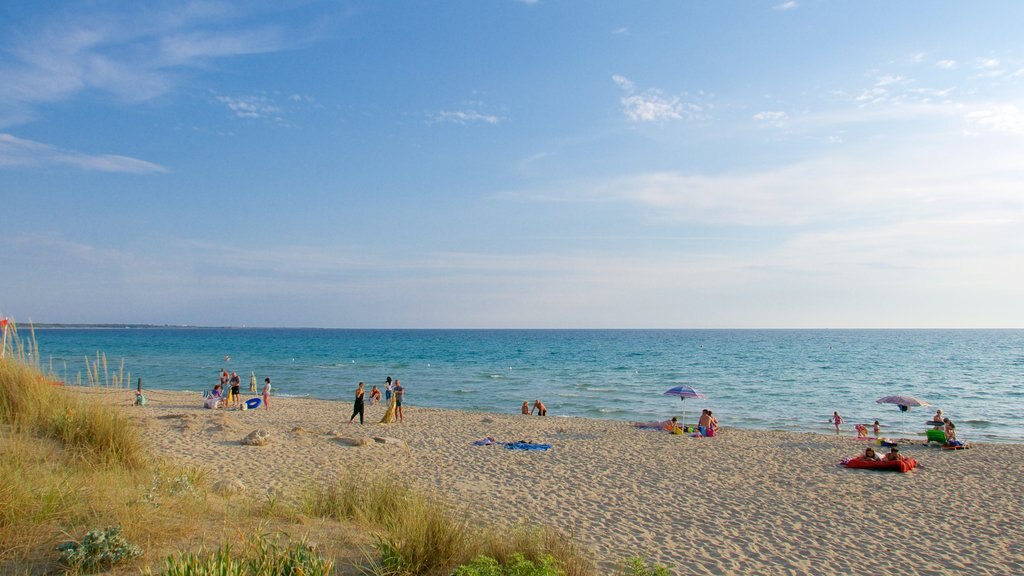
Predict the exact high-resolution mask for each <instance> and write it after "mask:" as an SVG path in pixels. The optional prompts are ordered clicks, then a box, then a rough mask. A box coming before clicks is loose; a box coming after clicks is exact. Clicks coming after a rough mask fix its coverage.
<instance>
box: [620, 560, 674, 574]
mask: <svg viewBox="0 0 1024 576" xmlns="http://www.w3.org/2000/svg"><path fill="white" fill-rule="evenodd" d="M619 574H620V576H670V574H669V571H668V568H665V567H664V566H662V565H660V564H654V563H651V564H648V563H647V562H644V560H643V558H637V557H633V558H629V559H628V560H626V562H625V564H624V565H623V566H622V570H620V571H619Z"/></svg>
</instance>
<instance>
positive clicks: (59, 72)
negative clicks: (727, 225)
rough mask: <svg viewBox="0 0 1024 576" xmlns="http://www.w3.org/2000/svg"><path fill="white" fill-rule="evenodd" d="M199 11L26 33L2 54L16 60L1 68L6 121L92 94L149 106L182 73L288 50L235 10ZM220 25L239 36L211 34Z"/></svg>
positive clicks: (114, 17)
mask: <svg viewBox="0 0 1024 576" xmlns="http://www.w3.org/2000/svg"><path fill="white" fill-rule="evenodd" d="M194 6H198V4H196V5H193V6H190V7H189V8H188V9H181V8H174V9H171V10H166V11H160V10H153V9H151V8H150V7H149V6H148V5H146V6H145V7H143V6H142V5H140V6H139V8H137V9H132V8H127V9H124V10H122V11H121V12H108V13H103V14H90V15H88V16H80V15H76V14H69V15H67V16H65V17H63V18H60V19H57V18H54V19H51V20H50V21H49V22H47V23H45V24H44V25H43V26H41V27H40V28H38V29H33V30H26V31H24V33H23V34H21V35H19V36H17V38H18V41H17V42H15V43H13V44H10V45H8V46H4V47H3V48H4V49H5V52H6V53H7V54H8V55H9V56H8V57H7V58H5V60H4V62H3V63H2V64H0V105H3V106H4V107H7V108H8V109H10V110H17V111H19V112H18V113H16V114H11V113H8V114H7V116H8V117H7V118H5V119H0V121H6V122H8V124H9V123H11V122H13V121H18V120H19V119H20V120H25V119H30V118H32V117H33V114H32V110H34V109H35V108H36V106H37V105H39V104H42V103H48V102H59V101H64V100H68V99H71V98H74V97H76V96H78V95H80V94H82V93H84V92H89V91H95V92H99V93H105V94H108V95H110V96H113V97H114V98H117V99H120V100H124V101H129V102H139V101H146V100H150V99H153V98H156V97H158V96H161V95H163V94H166V93H167V92H168V91H170V90H172V89H173V88H175V87H176V86H177V85H178V84H179V83H180V82H181V80H182V79H183V78H184V77H185V76H184V74H183V72H186V71H189V70H200V69H203V68H205V67H207V66H209V65H210V64H211V63H212V62H213V61H215V60H218V59H221V58H227V57H232V56H241V55H246V54H257V53H264V52H272V51H277V50H281V49H283V48H286V47H288V45H289V41H288V40H286V39H285V32H284V31H283V30H282V29H280V28H277V27H274V26H264V27H259V28H257V27H252V26H249V27H246V26H245V24H244V23H240V22H238V21H237V19H236V18H237V15H234V14H232V11H230V10H211V9H205V10H204V9H197V8H194ZM219 24H231V26H232V29H231V30H218V31H211V30H214V29H216V26H212V25H219Z"/></svg>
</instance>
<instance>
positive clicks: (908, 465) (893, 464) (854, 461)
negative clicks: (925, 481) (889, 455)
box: [843, 456, 917, 472]
mask: <svg viewBox="0 0 1024 576" xmlns="http://www.w3.org/2000/svg"><path fill="white" fill-rule="evenodd" d="M843 466H846V467H847V468H862V469H864V470H891V471H893V472H910V471H911V470H913V469H914V468H916V467H917V460H914V459H913V458H904V459H902V460H868V459H866V458H864V457H863V456H858V457H856V458H850V459H849V460H847V461H846V462H844V463H843Z"/></svg>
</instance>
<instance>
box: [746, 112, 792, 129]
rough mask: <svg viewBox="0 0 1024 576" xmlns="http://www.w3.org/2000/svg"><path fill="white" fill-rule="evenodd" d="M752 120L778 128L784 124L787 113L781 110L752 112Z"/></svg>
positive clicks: (787, 118) (787, 116)
mask: <svg viewBox="0 0 1024 576" xmlns="http://www.w3.org/2000/svg"><path fill="white" fill-rule="evenodd" d="M754 120H755V121H757V122H759V123H761V124H762V125H764V126H772V127H775V128H779V127H782V126H785V125H786V122H787V121H788V120H789V115H787V114H786V113H785V112H781V111H764V112H758V113H757V114H754Z"/></svg>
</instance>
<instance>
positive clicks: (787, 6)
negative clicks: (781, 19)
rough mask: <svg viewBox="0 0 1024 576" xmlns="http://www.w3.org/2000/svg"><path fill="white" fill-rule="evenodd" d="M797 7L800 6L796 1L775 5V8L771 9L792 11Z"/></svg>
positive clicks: (791, 0) (790, 0)
mask: <svg viewBox="0 0 1024 576" xmlns="http://www.w3.org/2000/svg"><path fill="white" fill-rule="evenodd" d="M799 7H800V4H798V3H797V2H796V0H789V1H788V2H783V3H782V4H776V5H775V6H772V8H773V9H775V10H794V9H796V8H799Z"/></svg>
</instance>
